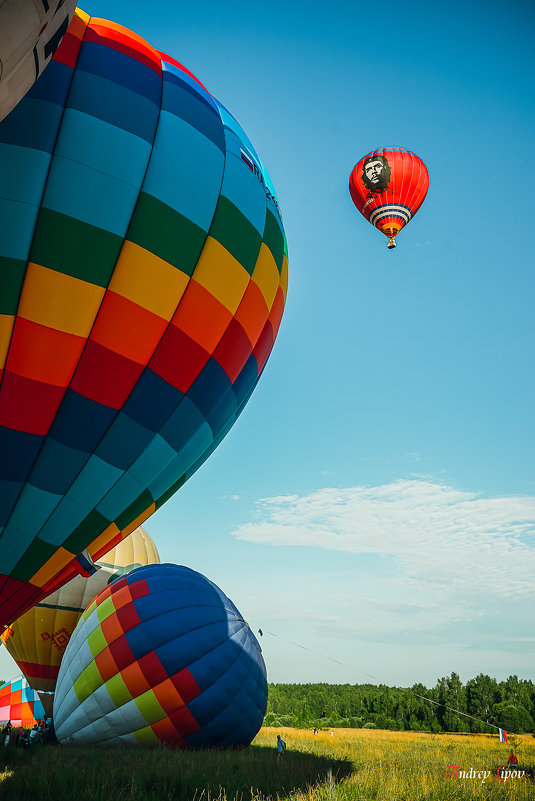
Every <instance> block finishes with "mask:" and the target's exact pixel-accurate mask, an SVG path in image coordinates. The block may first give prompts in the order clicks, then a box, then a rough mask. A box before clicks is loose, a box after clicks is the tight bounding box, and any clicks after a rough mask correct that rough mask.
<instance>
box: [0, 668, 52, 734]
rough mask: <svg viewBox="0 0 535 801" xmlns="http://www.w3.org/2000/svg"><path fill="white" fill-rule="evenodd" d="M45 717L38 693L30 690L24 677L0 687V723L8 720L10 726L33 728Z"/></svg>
mask: <svg viewBox="0 0 535 801" xmlns="http://www.w3.org/2000/svg"><path fill="white" fill-rule="evenodd" d="M45 716H46V711H45V708H44V706H43V704H42V702H41V699H40V698H39V695H38V693H37V692H36V691H35V690H32V688H31V687H30V685H29V684H28V682H27V681H26V679H25V678H24V676H19V677H18V678H16V679H13V681H10V682H8V683H7V684H3V685H2V686H0V723H1V724H5V723H7V722H8V721H9V720H10V721H11V725H12V726H26V727H28V726H33V725H34V724H35V722H36V721H37V720H42V719H43V718H44V717H45Z"/></svg>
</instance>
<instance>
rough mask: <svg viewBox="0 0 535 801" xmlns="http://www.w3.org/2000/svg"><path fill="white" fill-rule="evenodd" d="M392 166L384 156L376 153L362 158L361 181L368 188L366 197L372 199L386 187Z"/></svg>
mask: <svg viewBox="0 0 535 801" xmlns="http://www.w3.org/2000/svg"><path fill="white" fill-rule="evenodd" d="M391 177H392V168H391V167H390V163H389V161H388V159H387V158H386V156H383V155H381V154H380V153H376V154H374V155H373V156H369V157H368V158H367V159H365V160H364V164H363V165H362V183H363V184H364V186H365V187H366V189H367V190H368V197H369V198H371V199H373V197H374V195H379V194H380V193H381V192H384V191H385V189H388V188H389V187H388V184H389V183H390V178H391Z"/></svg>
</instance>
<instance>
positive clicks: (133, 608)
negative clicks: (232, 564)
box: [54, 564, 267, 748]
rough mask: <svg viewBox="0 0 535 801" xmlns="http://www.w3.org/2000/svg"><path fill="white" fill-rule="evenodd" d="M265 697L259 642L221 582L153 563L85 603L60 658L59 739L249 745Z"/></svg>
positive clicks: (193, 745)
mask: <svg viewBox="0 0 535 801" xmlns="http://www.w3.org/2000/svg"><path fill="white" fill-rule="evenodd" d="M266 704H267V679H266V669H265V665H264V660H263V659H262V654H261V649H260V646H259V644H258V641H257V640H256V638H255V636H254V635H253V633H252V632H251V630H250V628H249V626H248V625H247V623H246V622H245V620H244V619H243V617H242V616H241V614H240V613H239V612H238V610H237V609H236V607H235V606H234V604H233V603H232V601H230V600H229V599H228V598H227V597H226V595H224V593H223V592H222V591H221V590H220V589H219V588H218V587H216V585H215V584H213V583H212V582H211V581H209V580H208V579H207V578H205V577H204V576H202V575H201V574H200V573H196V572H195V571H194V570H190V569H189V568H187V567H179V566H177V565H170V564H163V565H148V566H147V567H141V568H138V569H137V570H134V571H132V572H131V573H129V574H128V575H127V576H124V577H123V578H121V579H119V580H118V581H115V582H113V584H110V585H109V586H108V587H107V588H106V589H105V590H103V591H102V592H101V593H100V595H98V596H97V598H96V599H95V600H94V601H93V603H92V604H90V605H89V607H88V608H87V609H86V611H85V612H84V614H83V616H82V619H81V620H80V622H79V624H78V626H77V628H76V630H75V632H74V634H73V636H72V637H71V640H70V642H69V645H68V646H67V650H66V651H65V656H64V658H63V661H62V663H61V668H60V672H59V678H58V683H57V688H56V695H55V699H54V726H55V730H56V734H57V736H58V739H59V740H60V741H61V742H71V741H74V742H79V743H97V742H98V743H101V744H106V745H108V744H116V743H126V744H135V743H142V744H156V743H159V742H165V743H170V744H173V745H175V746H177V747H180V748H186V747H191V748H206V747H210V746H245V745H248V744H249V743H250V742H251V740H252V739H253V737H254V736H255V735H256V734H257V732H258V731H259V729H260V726H261V725H262V720H263V718H264V714H265V711H266Z"/></svg>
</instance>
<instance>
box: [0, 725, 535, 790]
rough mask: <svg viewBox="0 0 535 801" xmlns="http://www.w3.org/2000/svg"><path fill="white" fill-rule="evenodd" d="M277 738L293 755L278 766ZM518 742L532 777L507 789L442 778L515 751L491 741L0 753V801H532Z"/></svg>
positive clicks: (259, 740) (307, 735) (353, 736)
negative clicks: (454, 769) (455, 768)
mask: <svg viewBox="0 0 535 801" xmlns="http://www.w3.org/2000/svg"><path fill="white" fill-rule="evenodd" d="M278 733H280V734H282V736H283V738H284V739H285V741H286V743H287V746H288V750H287V752H286V754H285V755H284V756H283V757H282V758H281V759H279V758H278V757H277V753H276V748H275V744H276V735H277V734H278ZM518 742H519V744H518V746H517V753H518V757H519V760H520V768H521V769H528V770H530V771H531V775H530V777H527V776H525V777H524V778H522V779H508V781H506V782H500V781H498V780H497V779H494V778H492V776H489V777H487V778H486V780H485V781H481V780H480V779H477V778H466V779H462V778H445V777H444V775H443V772H444V771H447V769H448V765H458V766H459V768H460V769H462V770H466V771H469V770H470V768H473V769H475V770H478V771H493V772H494V771H495V770H496V768H497V767H498V766H499V765H501V764H503V763H504V762H505V761H506V760H507V755H508V753H509V750H510V749H509V748H508V746H506V745H503V744H500V743H498V742H497V737H488V736H485V735H469V736H461V735H445V734H441V735H433V734H423V733H416V732H391V731H376V730H366V729H335V730H334V734H333V736H330V734H329V732H320V733H319V734H317V735H314V734H313V733H312V731H304V730H302V729H267V728H265V729H262V730H261V731H260V733H259V734H258V736H257V737H256V739H255V741H254V743H253V745H252V746H251V747H250V748H247V749H245V750H244V751H199V752H183V751H174V750H171V749H167V748H163V747H161V748H154V749H141V748H140V749H132V748H122V749H110V748H101V747H98V746H91V747H81V746H78V747H76V746H39V745H36V746H32V747H31V748H30V749H29V750H28V751H23V750H21V749H19V748H14V747H13V748H12V747H7V748H5V747H3V746H0V800H1V801H74V800H75V799H76V801H268V799H280V801H349V800H350V799H351V801H357V800H358V801H372V800H373V801H472V799H476V800H477V799H485V800H487V799H488V800H489V801H497V800H498V799H500V800H502V799H505V800H506V801H517V799H518V801H535V784H534V781H533V775H534V774H535V740H534V739H533V738H529V739H526V740H523V741H518ZM515 747H516V746H515Z"/></svg>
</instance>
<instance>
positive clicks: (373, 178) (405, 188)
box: [349, 147, 429, 248]
mask: <svg viewBox="0 0 535 801" xmlns="http://www.w3.org/2000/svg"><path fill="white" fill-rule="evenodd" d="M428 188H429V174H428V172H427V167H426V166H425V164H424V163H423V161H422V160H421V159H420V158H419V157H418V156H417V155H416V154H415V153H412V152H411V151H410V150H405V149H404V148H401V147H387V148H379V149H378V150H373V151H372V152H371V153H368V154H367V155H366V156H364V157H363V158H361V160H360V161H359V162H358V163H357V164H356V165H355V167H354V168H353V171H352V173H351V176H350V178H349V191H350V193H351V198H352V200H353V203H354V204H355V206H356V207H357V209H358V210H359V211H360V213H361V214H362V215H363V217H365V218H366V219H367V220H368V222H370V223H371V224H372V225H374V226H375V227H376V228H378V229H379V230H380V231H381V232H382V233H383V234H384V235H385V236H387V237H388V239H389V243H388V247H389V248H392V247H395V242H394V239H395V237H396V236H397V234H398V233H399V232H400V231H401V229H402V228H403V227H404V226H405V225H406V224H407V223H408V222H409V221H410V220H411V219H412V217H414V215H415V214H416V212H417V211H418V209H419V208H420V206H421V205H422V203H423V201H424V199H425V196H426V194H427V190H428Z"/></svg>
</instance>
